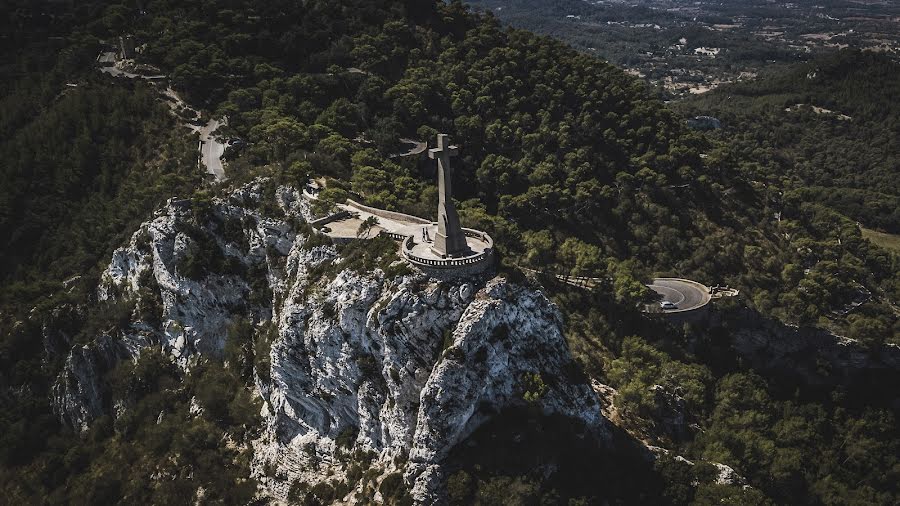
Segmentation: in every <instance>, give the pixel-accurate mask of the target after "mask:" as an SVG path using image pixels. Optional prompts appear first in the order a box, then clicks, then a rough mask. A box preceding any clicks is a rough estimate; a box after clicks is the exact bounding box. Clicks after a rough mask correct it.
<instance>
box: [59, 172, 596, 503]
mask: <svg viewBox="0 0 900 506" xmlns="http://www.w3.org/2000/svg"><path fill="white" fill-rule="evenodd" d="M260 191H261V190H260V187H259V185H257V186H250V187H247V188H244V189H242V190H240V191H238V192H236V193H235V194H233V195H231V196H230V197H229V198H228V199H223V200H214V201H213V202H212V203H211V204H209V205H208V206H204V207H202V208H200V206H199V205H198V204H197V203H194V204H191V203H189V202H178V201H170V202H169V203H168V205H167V206H166V207H165V208H164V209H162V210H161V211H160V212H158V213H157V216H156V217H155V218H154V219H153V220H152V221H150V222H148V223H145V224H144V225H143V226H142V227H141V228H140V229H139V230H138V231H137V232H136V233H135V234H134V236H133V237H132V240H131V241H130V243H129V244H128V245H127V246H126V247H124V248H121V249H119V250H117V251H116V252H115V254H114V255H113V258H112V261H111V263H110V265H109V267H108V269H107V270H106V272H105V274H104V276H103V281H102V283H101V286H100V287H99V290H98V293H99V297H100V299H101V300H110V301H111V300H127V301H134V302H136V306H135V310H134V313H133V318H132V319H133V323H132V324H131V325H130V326H129V327H128V328H127V329H125V330H123V331H121V332H119V333H118V334H117V335H105V336H103V337H101V338H98V339H97V340H96V341H95V342H94V343H92V344H91V345H87V346H83V347H77V348H75V349H73V350H72V351H71V353H70V355H69V357H68V360H67V362H66V367H65V370H64V371H63V373H62V374H61V375H60V378H59V380H58V382H57V385H56V388H55V389H54V397H55V398H54V404H55V406H56V409H57V411H58V413H59V415H60V417H61V419H63V420H64V421H65V422H66V423H69V424H71V425H73V426H75V427H81V428H86V427H87V426H88V425H89V423H90V421H91V420H92V419H93V418H94V417H96V416H98V415H99V414H101V413H103V412H108V410H109V409H110V406H109V402H110V401H109V399H107V397H108V396H107V394H106V392H105V391H104V387H103V384H102V381H101V380H100V377H101V376H102V372H103V371H105V370H107V369H109V368H111V367H112V366H114V365H115V363H116V362H117V361H118V360H122V359H133V358H135V357H137V356H138V355H139V354H140V353H141V350H142V349H144V348H145V347H147V346H159V347H161V348H162V349H163V350H165V351H167V352H168V354H169V355H170V356H171V357H172V359H173V360H174V361H175V362H176V363H177V364H178V365H179V366H180V367H182V368H183V369H185V370H189V369H190V368H191V367H192V366H193V364H195V363H196V362H197V361H198V360H200V359H201V358H202V357H221V356H222V355H223V349H224V346H225V342H226V336H227V335H228V332H227V328H228V326H229V325H230V324H231V323H232V322H234V321H235V320H236V319H238V318H245V319H250V320H251V321H254V322H256V328H257V336H256V340H257V342H260V340H262V342H264V343H268V344H269V345H270V347H266V346H256V349H257V353H268V357H262V358H263V359H264V360H260V357H257V360H256V364H257V370H256V371H255V378H256V379H255V385H254V386H255V389H256V390H257V392H258V393H259V395H260V396H261V397H262V398H263V399H264V401H265V402H264V407H263V419H264V427H263V429H262V431H261V435H260V437H259V438H258V439H257V440H256V441H255V442H254V443H253V446H254V449H255V463H254V469H255V472H256V473H257V474H258V476H257V478H258V479H259V480H260V482H261V483H262V484H263V486H264V488H265V489H266V490H267V491H268V493H269V494H271V495H272V496H274V497H277V498H286V496H287V494H288V491H289V488H290V486H291V484H292V483H297V482H305V483H309V484H314V483H317V482H320V481H323V479H324V478H325V477H326V476H332V479H333V478H334V477H337V478H340V477H341V476H343V474H344V473H345V470H346V469H347V467H348V463H350V462H351V461H352V460H353V459H354V458H356V457H358V456H359V455H369V456H370V458H373V459H374V460H373V461H372V464H371V465H372V466H373V467H375V468H377V469H379V471H380V472H381V473H390V472H403V473H404V477H405V481H406V482H407V484H408V485H409V486H410V487H411V488H412V491H413V496H414V497H415V498H416V499H417V500H418V501H420V502H429V503H431V502H434V501H437V500H438V499H439V497H440V496H441V493H442V491H441V484H442V483H443V479H442V478H443V476H442V472H441V465H440V464H441V462H442V460H443V459H444V458H445V457H446V455H447V453H448V452H449V451H450V449H452V448H453V447H454V445H456V444H457V443H458V442H460V441H461V440H462V439H464V438H465V437H466V436H467V435H468V434H470V433H471V432H472V431H473V430H474V429H475V428H476V427H478V426H479V425H480V424H481V423H482V422H484V421H485V420H486V419H487V418H489V417H490V416H491V414H492V413H494V412H496V411H499V410H502V409H504V408H506V407H509V406H514V405H523V404H527V403H531V404H533V405H534V406H536V407H538V408H539V409H542V410H543V411H545V412H547V413H559V414H563V415H567V416H571V417H575V418H578V419H580V420H581V421H583V422H584V423H585V424H586V425H587V426H588V427H590V428H592V429H593V430H594V432H595V434H596V435H597V437H598V438H600V439H603V438H606V437H608V431H607V428H606V425H605V419H604V418H603V417H602V415H601V413H600V404H599V401H598V398H597V396H596V394H595V393H594V392H593V390H592V389H591V388H590V386H589V385H588V384H587V383H585V382H584V381H583V380H582V379H580V378H579V377H578V376H577V374H575V373H574V371H575V367H574V364H573V362H572V359H571V357H570V356H569V353H568V349H567V347H566V343H565V339H564V337H563V334H562V325H561V318H560V314H559V312H558V310H557V309H556V307H555V306H554V305H553V304H552V303H551V302H550V301H549V300H547V298H546V297H545V296H544V295H543V294H541V293H540V292H538V291H536V290H533V289H530V288H525V287H521V286H516V285H514V284H512V283H509V282H507V281H505V280H504V279H501V278H494V279H478V280H463V281H457V282H452V281H439V280H436V279H431V278H429V277H428V276H426V275H424V274H421V273H406V274H396V275H388V274H386V273H385V272H384V270H382V269H378V268H373V269H369V270H355V269H354V268H350V267H348V265H349V264H350V261H351V260H352V259H351V258H345V257H341V256H340V255H338V252H337V251H336V249H335V248H334V247H333V246H331V245H315V243H316V241H311V240H310V237H309V236H307V235H305V233H298V228H297V227H296V226H293V225H291V223H295V224H296V223H297V222H301V221H303V220H304V219H305V218H307V217H308V212H307V208H306V206H305V204H304V202H303V201H302V200H301V199H298V198H297V193H296V192H295V191H293V190H291V189H289V188H281V189H279V190H278V191H277V192H276V194H277V200H278V203H279V207H280V208H281V212H280V213H269V214H276V215H277V216H278V217H277V218H273V217H266V216H263V214H262V213H261V212H260V210H259V209H258V207H259V200H260V198H259V193H260ZM282 213H283V216H282V215H281V214H282ZM201 253H202V255H203V256H202V258H201V259H200V260H201V262H202V263H204V264H205V266H206V267H208V268H209V269H208V270H209V271H210V272H202V271H201V272H200V273H199V274H198V273H197V272H196V271H197V269H196V265H195V264H192V262H194V260H195V259H194V258H193V257H196V256H197V255H200V254H201ZM211 266H217V267H215V268H212V267H211ZM188 273H192V277H193V278H195V279H190V278H188V277H187V275H186V274H188ZM260 350H261V351H260ZM265 358H267V360H265ZM260 364H262V365H260ZM526 398H527V399H528V400H526ZM273 470H274V472H273Z"/></svg>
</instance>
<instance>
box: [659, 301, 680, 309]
mask: <svg viewBox="0 0 900 506" xmlns="http://www.w3.org/2000/svg"><path fill="white" fill-rule="evenodd" d="M659 307H661V308H663V309H678V305H677V304H675V303H674V302H669V301H667V300H664V301H662V302H660V303H659Z"/></svg>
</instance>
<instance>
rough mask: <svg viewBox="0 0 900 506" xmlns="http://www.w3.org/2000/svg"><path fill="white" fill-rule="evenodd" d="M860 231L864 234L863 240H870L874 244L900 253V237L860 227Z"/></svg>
mask: <svg viewBox="0 0 900 506" xmlns="http://www.w3.org/2000/svg"><path fill="white" fill-rule="evenodd" d="M859 231H860V232H861V233H862V236H863V238H865V239H867V240H869V241H870V242H871V243H872V244H874V245H876V246H880V247H882V248H884V249H887V250H891V251H893V252H895V253H900V235H898V234H888V233H885V232H878V231H877V230H872V229H870V228H865V227H860V229H859Z"/></svg>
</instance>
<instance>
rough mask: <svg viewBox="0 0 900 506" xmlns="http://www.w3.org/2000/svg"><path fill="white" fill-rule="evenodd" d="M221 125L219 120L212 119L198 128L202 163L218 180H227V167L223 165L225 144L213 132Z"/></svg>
mask: <svg viewBox="0 0 900 506" xmlns="http://www.w3.org/2000/svg"><path fill="white" fill-rule="evenodd" d="M220 125H221V122H219V120H215V119H211V120H209V123H207V124H206V125H205V126H202V127H200V128H199V129H197V132H198V133H199V134H200V163H202V164H203V165H204V166H206V172H208V173H210V174H212V175H213V176H214V177H215V178H216V181H224V180H225V168H224V167H223V166H222V155H224V154H225V144H224V143H222V142H219V141H218V140H216V138H215V137H213V132H215V131H216V129H217V128H219V126H220Z"/></svg>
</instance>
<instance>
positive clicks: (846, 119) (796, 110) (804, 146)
mask: <svg viewBox="0 0 900 506" xmlns="http://www.w3.org/2000/svg"><path fill="white" fill-rule="evenodd" d="M898 94H900V63H898V62H896V61H895V60H893V59H891V58H889V57H887V56H884V55H879V54H878V53H873V52H858V51H849V50H848V51H841V52H838V53H835V54H832V55H829V56H825V57H822V58H819V59H817V60H815V61H813V62H812V63H810V64H808V65H801V66H797V67H796V68H794V69H792V70H791V71H790V72H785V73H778V74H775V75H771V76H768V77H767V78H765V79H760V80H755V81H751V82H747V83H741V84H734V85H730V86H726V87H723V88H722V89H721V90H716V91H714V92H712V93H708V94H704V95H701V96H698V97H694V98H692V99H690V100H686V101H685V102H684V106H683V109H684V110H686V111H687V112H688V114H691V113H697V114H709V115H713V116H716V117H718V118H719V119H720V120H722V122H723V123H724V128H723V130H722V131H721V132H717V133H716V134H717V137H719V138H720V139H722V140H724V141H725V142H727V143H728V144H730V145H731V146H732V147H733V148H734V151H735V153H736V155H737V156H739V157H740V158H741V159H742V160H748V161H752V162H754V163H755V165H753V166H749V167H748V176H749V177H751V178H761V179H764V180H765V181H767V182H769V183H771V184H777V185H779V186H785V187H787V188H789V189H791V190H793V192H794V197H795V198H797V199H799V200H803V201H818V202H822V203H824V204H826V205H828V206H829V207H831V208H833V209H835V210H837V211H839V212H841V213H842V214H844V215H846V216H848V217H850V218H852V219H854V220H857V221H859V222H861V223H862V224H863V225H865V226H867V227H871V228H877V229H882V230H884V231H886V232H893V233H897V232H900V182H898V180H897V173H898V171H900V105H898V104H897V100H896V97H897V96H898Z"/></svg>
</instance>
